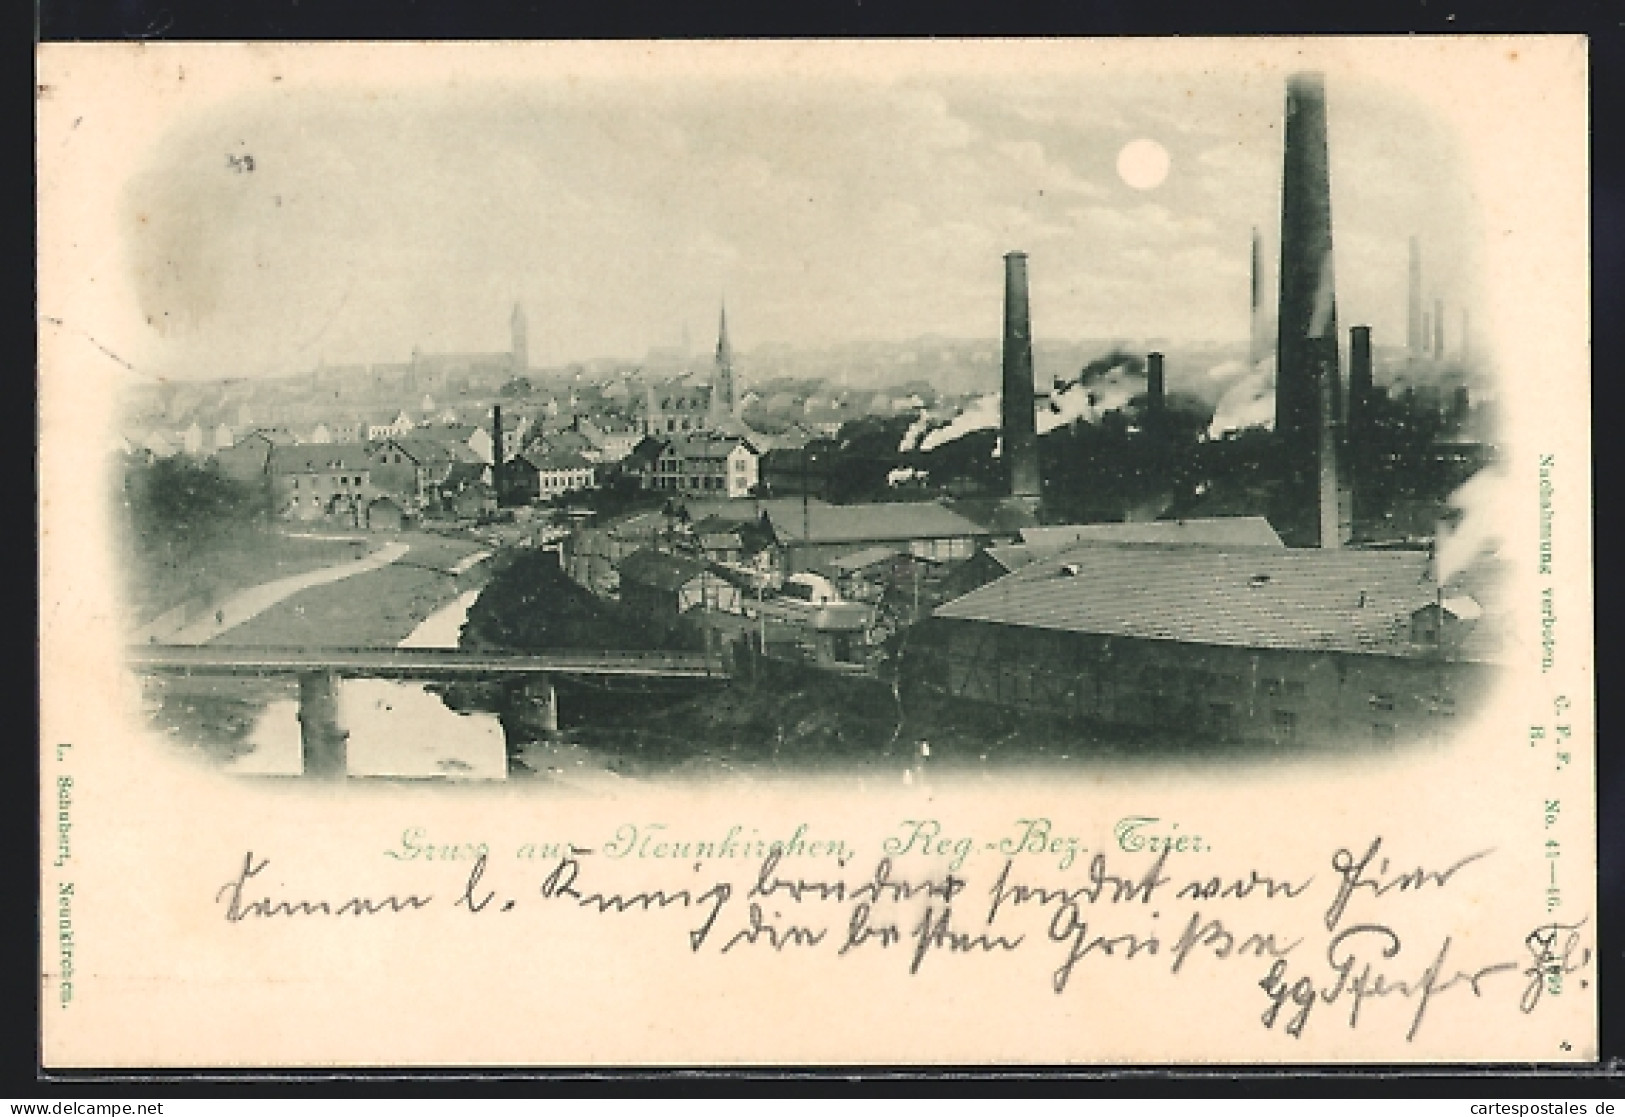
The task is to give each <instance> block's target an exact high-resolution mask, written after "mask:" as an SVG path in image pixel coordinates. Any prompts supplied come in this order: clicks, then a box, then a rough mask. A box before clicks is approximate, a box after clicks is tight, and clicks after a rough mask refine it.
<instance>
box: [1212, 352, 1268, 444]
mask: <svg viewBox="0 0 1625 1117" xmlns="http://www.w3.org/2000/svg"><path fill="white" fill-rule="evenodd" d="M1208 376H1210V377H1212V378H1213V379H1215V380H1232V379H1233V381H1234V382H1233V383H1232V384H1231V385H1230V387H1228V388H1226V389H1225V392H1224V395H1222V396H1220V397H1219V402H1218V405H1217V406H1216V407H1215V408H1214V409H1213V421H1212V422H1210V423H1209V424H1208V428H1207V435H1208V437H1209V438H1222V437H1223V436H1225V435H1226V434H1229V433H1230V432H1231V431H1241V430H1247V429H1249V428H1252V427H1261V428H1263V429H1264V430H1274V429H1275V358H1274V357H1273V356H1269V357H1265V358H1264V359H1263V360H1261V361H1259V362H1258V363H1257V364H1255V365H1253V366H1252V368H1250V369H1249V368H1248V367H1247V364H1246V362H1245V361H1225V362H1223V363H1222V364H1218V365H1214V366H1213V367H1212V368H1210V369H1209V370H1208Z"/></svg>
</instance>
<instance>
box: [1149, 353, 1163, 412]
mask: <svg viewBox="0 0 1625 1117" xmlns="http://www.w3.org/2000/svg"><path fill="white" fill-rule="evenodd" d="M1145 402H1146V409H1147V410H1149V411H1152V412H1159V411H1161V410H1162V409H1163V408H1164V407H1166V406H1167V403H1168V384H1167V381H1166V380H1165V379H1164V378H1163V370H1162V354H1161V353H1147V354H1146V355H1145Z"/></svg>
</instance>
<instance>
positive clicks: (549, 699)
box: [502, 675, 559, 775]
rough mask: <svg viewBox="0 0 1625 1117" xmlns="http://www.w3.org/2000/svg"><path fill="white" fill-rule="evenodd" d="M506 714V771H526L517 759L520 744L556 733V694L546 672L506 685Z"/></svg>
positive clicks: (555, 735)
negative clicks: (507, 686)
mask: <svg viewBox="0 0 1625 1117" xmlns="http://www.w3.org/2000/svg"><path fill="white" fill-rule="evenodd" d="M506 706H507V716H506V717H504V718H503V719H502V723H503V724H502V728H503V732H504V733H505V734H506V736H507V739H508V772H509V774H510V775H514V774H520V773H524V772H526V771H528V769H526V768H525V766H524V764H523V763H522V761H521V754H522V753H523V750H524V746H525V745H526V744H528V743H530V742H532V741H551V740H555V739H556V738H557V737H558V735H559V696H558V691H557V690H555V689H554V687H553V679H552V678H551V677H550V676H548V675H537V676H534V677H532V678H530V679H526V680H525V681H523V682H520V683H517V684H515V685H513V686H510V687H509V688H508V699H507V702H506Z"/></svg>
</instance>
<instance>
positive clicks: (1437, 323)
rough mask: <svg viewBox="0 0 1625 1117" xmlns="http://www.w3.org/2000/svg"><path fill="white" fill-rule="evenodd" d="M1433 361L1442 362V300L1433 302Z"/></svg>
mask: <svg viewBox="0 0 1625 1117" xmlns="http://www.w3.org/2000/svg"><path fill="white" fill-rule="evenodd" d="M1433 359H1434V360H1435V361H1442V360H1444V300H1443V299H1434V300H1433Z"/></svg>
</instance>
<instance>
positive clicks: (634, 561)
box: [619, 547, 707, 590]
mask: <svg viewBox="0 0 1625 1117" xmlns="http://www.w3.org/2000/svg"><path fill="white" fill-rule="evenodd" d="M706 569H707V568H706V565H705V564H704V563H702V562H695V561H694V560H693V559H687V558H684V557H682V556H681V555H673V554H667V553H666V552H665V551H651V550H649V549H648V548H647V547H645V548H643V549H641V550H637V551H633V552H632V553H631V554H629V555H627V556H626V557H625V558H623V559H622V560H621V563H620V567H619V570H620V572H621V581H622V582H623V583H624V582H636V583H638V584H639V585H643V586H654V587H656V588H658V589H664V590H675V589H681V588H682V587H684V586H685V585H687V584H688V583H689V582H692V581H693V580H694V579H695V578H698V577H699V576H700V575H701V574H704V573H705V571H706Z"/></svg>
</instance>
